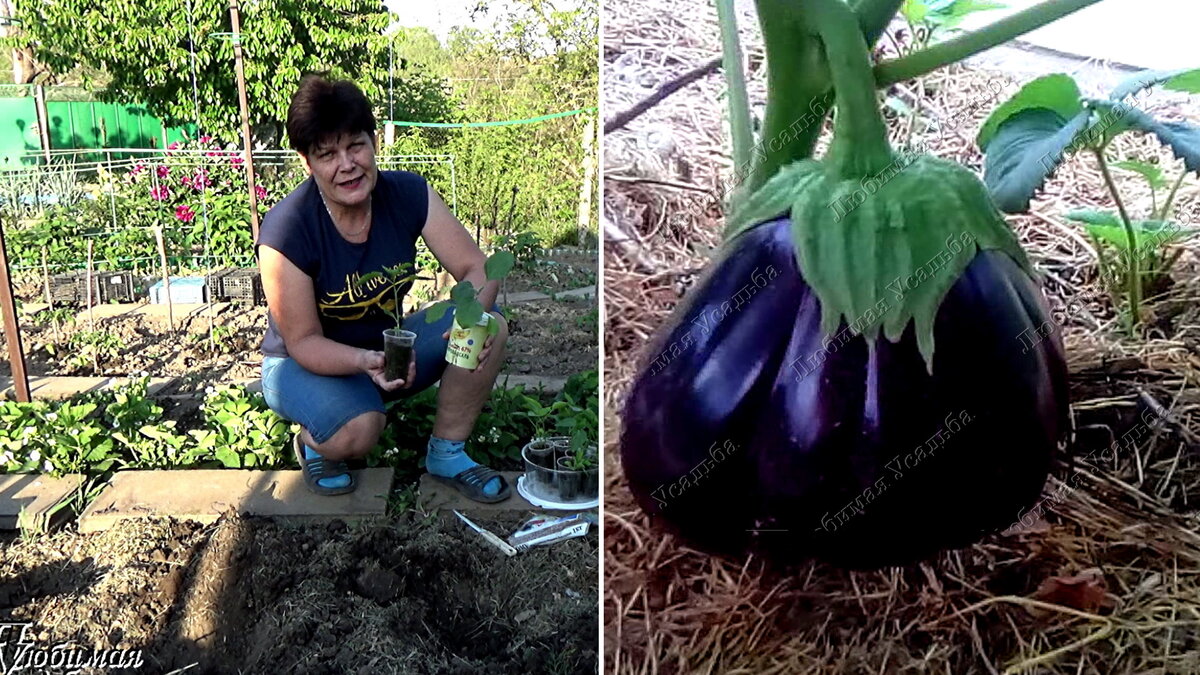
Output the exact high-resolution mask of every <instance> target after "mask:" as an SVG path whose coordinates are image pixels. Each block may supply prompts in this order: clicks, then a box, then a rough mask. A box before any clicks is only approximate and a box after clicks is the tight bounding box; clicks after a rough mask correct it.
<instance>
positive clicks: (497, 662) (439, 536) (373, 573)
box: [0, 477, 599, 675]
mask: <svg viewBox="0 0 1200 675" xmlns="http://www.w3.org/2000/svg"><path fill="white" fill-rule="evenodd" d="M184 479H185V478H184V477H181V480H184ZM523 517H524V514H504V515H498V516H496V517H495V518H480V519H477V522H479V523H480V524H481V525H483V526H485V527H489V528H490V529H492V531H494V532H500V533H506V532H509V531H511V530H513V529H515V528H516V526H517V524H518V523H519V521H520V520H522V519H523ZM597 548H598V546H597V537H596V535H595V534H592V535H589V536H588V537H586V538H581V539H572V540H569V541H566V542H561V543H559V544H558V545H555V546H552V547H541V548H536V549H533V550H531V551H528V552H525V553H522V554H519V555H518V556H515V557H512V558H507V557H505V556H504V555H503V554H501V553H500V552H499V551H497V550H495V549H494V548H492V547H491V546H489V545H487V544H485V543H484V542H483V541H482V540H481V539H480V538H479V536H478V535H476V534H475V533H474V532H470V531H468V530H467V529H466V527H465V526H464V525H463V524H462V523H461V522H459V521H458V520H457V519H456V518H454V516H453V515H452V514H448V513H441V514H439V515H433V516H421V515H417V514H413V513H410V514H407V515H405V516H402V517H400V518H398V519H388V520H380V521H376V522H372V523H361V524H357V525H353V526H347V525H346V524H345V523H342V522H340V521H335V522H333V523H330V524H320V525H303V526H301V525H286V524H281V523H278V522H274V521H271V520H266V519H255V518H242V517H237V516H233V515H227V516H226V517H223V518H222V519H221V520H220V521H218V522H217V523H215V524H213V525H211V526H201V525H198V524H196V523H192V522H177V521H172V520H155V521H144V522H141V523H138V522H135V521H126V522H124V523H122V524H121V525H119V526H117V527H116V528H114V529H112V530H109V531H107V532H104V533H97V534H90V535H79V534H75V533H72V532H60V533H57V534H54V535H51V536H47V537H43V538H41V539H38V540H35V541H30V542H26V541H21V540H14V541H11V542H9V543H8V544H7V545H6V546H4V547H3V548H0V572H2V573H3V579H4V580H3V582H2V583H0V608H3V609H0V621H31V622H33V624H34V629H33V630H32V631H31V633H30V636H31V637H32V638H33V639H34V641H35V643H36V644H37V645H38V646H39V647H45V648H47V649H48V648H49V647H50V646H52V645H54V644H58V643H61V642H63V641H67V640H73V641H75V643H76V644H78V645H80V646H85V647H90V648H95V649H103V648H109V647H112V648H135V649H141V650H142V656H143V659H144V661H145V666H144V668H145V670H143V671H140V672H154V673H166V672H170V671H173V670H176V669H181V668H187V667H189V666H192V665H193V664H197V665H196V666H195V667H193V668H191V669H189V670H187V671H186V672H188V673H264V674H267V673H270V674H272V675H274V674H277V673H406V674H407V673H461V674H463V675H465V674H467V673H478V672H495V673H510V672H511V673H515V672H531V673H532V672H538V673H576V672H594V671H595V669H596V663H597V648H596V635H597V603H598V598H597V593H598V590H597V589H598V581H599V578H598V550H597Z"/></svg>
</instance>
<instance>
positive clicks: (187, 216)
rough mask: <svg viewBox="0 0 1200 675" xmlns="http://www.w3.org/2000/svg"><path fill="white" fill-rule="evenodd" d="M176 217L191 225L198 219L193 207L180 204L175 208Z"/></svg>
mask: <svg viewBox="0 0 1200 675" xmlns="http://www.w3.org/2000/svg"><path fill="white" fill-rule="evenodd" d="M175 217H176V218H178V219H180V220H182V221H183V222H185V223H190V222H192V219H193V218H195V217H196V214H195V212H193V211H192V207H190V206H188V205H187V204H180V205H179V206H176V207H175Z"/></svg>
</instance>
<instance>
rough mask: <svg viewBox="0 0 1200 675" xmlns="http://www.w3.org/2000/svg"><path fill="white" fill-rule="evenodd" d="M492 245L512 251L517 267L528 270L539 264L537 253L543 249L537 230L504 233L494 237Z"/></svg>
mask: <svg viewBox="0 0 1200 675" xmlns="http://www.w3.org/2000/svg"><path fill="white" fill-rule="evenodd" d="M492 246H494V247H496V248H499V249H504V250H506V251H511V252H512V254H513V258H514V259H515V261H516V267H517V269H519V270H526V271H529V270H532V269H533V268H534V267H535V266H536V265H537V255H538V252H539V251H541V250H542V246H541V240H540V238H539V237H538V235H537V233H535V232H517V233H515V234H502V235H499V236H497V237H496V238H494V239H492Z"/></svg>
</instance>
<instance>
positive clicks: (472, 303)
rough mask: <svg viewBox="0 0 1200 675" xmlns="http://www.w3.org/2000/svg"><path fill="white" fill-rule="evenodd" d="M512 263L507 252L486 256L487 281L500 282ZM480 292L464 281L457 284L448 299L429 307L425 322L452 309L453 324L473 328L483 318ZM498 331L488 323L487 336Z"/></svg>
mask: <svg viewBox="0 0 1200 675" xmlns="http://www.w3.org/2000/svg"><path fill="white" fill-rule="evenodd" d="M514 262H515V260H514V258H513V254H512V253H509V252H508V251H496V252H495V253H493V254H492V255H490V256H488V259H487V261H486V262H485V263H484V268H483V269H484V274H485V275H486V277H487V280H488V281H500V280H501V279H503V278H504V277H506V276H508V273H509V272H510V271H512V268H513V264H514ZM480 290H482V289H477V288H475V285H474V284H472V283H471V282H470V281H467V280H465V279H464V280H462V281H460V282H458V283H457V284H455V285H454V288H452V289H450V299H449V300H443V301H441V302H439V303H437V304H435V305H433V306H432V307H430V308H429V310H428V311H427V312H426V313H425V320H426V321H427V322H429V323H434V322H436V321H439V320H440V319H441V318H442V317H443V316H445V315H446V311H447V310H449V309H450V308H451V307H453V308H454V322H455V323H457V324H458V325H459V326H461V327H463V328H470V327H471V326H474V325H475V324H476V323H478V322H479V320H480V319H481V318H483V313H484V311H485V310H484V307H483V303H481V302H479V291H480ZM499 330H500V326H499V324H497V323H496V322H495V321H489V322H488V334H489V335H495V334H496V333H497V331H499Z"/></svg>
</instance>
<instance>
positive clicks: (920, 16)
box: [900, 0, 929, 23]
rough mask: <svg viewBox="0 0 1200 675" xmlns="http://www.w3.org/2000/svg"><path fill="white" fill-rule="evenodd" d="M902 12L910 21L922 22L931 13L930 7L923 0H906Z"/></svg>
mask: <svg viewBox="0 0 1200 675" xmlns="http://www.w3.org/2000/svg"><path fill="white" fill-rule="evenodd" d="M900 13H901V14H903V15H904V18H905V19H906V20H908V22H909V23H921V22H922V21H924V20H925V15H926V14H928V13H929V7H928V6H927V5H926V4H925V3H924V2H923V1H922V0H904V4H903V5H901V6H900Z"/></svg>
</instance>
